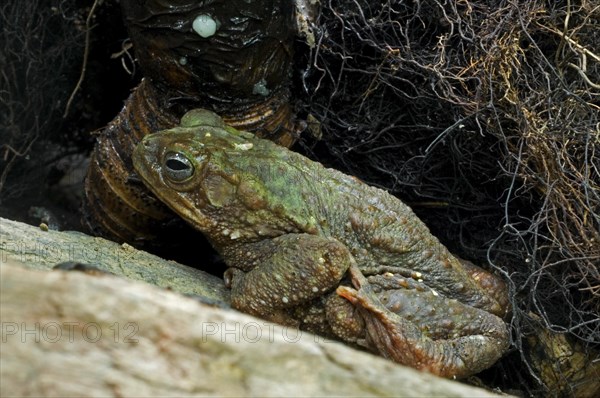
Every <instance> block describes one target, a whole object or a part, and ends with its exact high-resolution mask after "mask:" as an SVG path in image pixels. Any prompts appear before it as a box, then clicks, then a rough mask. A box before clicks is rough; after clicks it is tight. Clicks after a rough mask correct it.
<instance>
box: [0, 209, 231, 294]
mask: <svg viewBox="0 0 600 398" xmlns="http://www.w3.org/2000/svg"><path fill="white" fill-rule="evenodd" d="M0 239H1V241H0V242H1V244H0V255H1V256H2V257H1V258H0V261H2V262H6V261H8V260H9V259H11V260H12V261H19V262H21V263H25V264H27V267H29V268H34V269H41V270H48V269H51V268H52V267H54V266H55V265H57V264H59V263H62V262H67V261H72V262H79V263H83V264H88V265H92V266H94V267H96V268H99V269H101V270H103V271H107V272H110V273H113V274H115V275H119V276H123V277H125V278H127V279H132V280H137V281H144V282H148V283H151V284H153V285H156V286H160V287H164V288H168V289H172V290H174V291H177V292H180V293H184V294H195V295H198V296H202V297H205V298H207V299H208V300H211V301H218V302H219V301H220V302H225V303H229V291H228V290H227V289H225V286H224V285H223V281H222V280H221V279H220V278H217V277H215V276H213V275H210V274H207V273H206V272H203V271H200V270H198V269H195V268H191V267H187V266H185V265H181V264H179V263H176V262H174V261H167V260H163V259H161V258H160V257H157V256H155V255H152V254H149V253H146V252H144V251H141V250H137V249H135V248H133V247H132V246H130V245H127V244H122V245H119V244H117V243H115V242H111V241H109V240H106V239H103V238H98V237H92V236H88V235H85V234H82V233H80V232H73V231H67V232H58V231H43V230H42V229H40V228H36V227H33V226H31V225H27V224H23V223H20V222H16V221H11V220H7V219H5V218H0ZM198 257H199V258H201V256H200V255H199V256H198Z"/></svg>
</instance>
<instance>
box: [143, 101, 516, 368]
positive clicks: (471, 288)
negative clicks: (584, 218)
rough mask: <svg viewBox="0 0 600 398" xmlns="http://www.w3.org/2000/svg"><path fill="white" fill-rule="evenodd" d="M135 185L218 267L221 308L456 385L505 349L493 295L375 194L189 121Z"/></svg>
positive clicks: (466, 266)
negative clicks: (227, 301) (222, 281)
mask: <svg viewBox="0 0 600 398" xmlns="http://www.w3.org/2000/svg"><path fill="white" fill-rule="evenodd" d="M133 162H134V165H135V168H136V171H137V172H138V174H139V175H140V177H141V178H142V180H143V181H144V183H145V184H146V185H147V186H148V187H149V188H150V189H151V190H152V191H153V192H154V193H155V194H156V195H157V196H158V197H159V199H161V200H162V201H163V202H165V203H166V204H167V205H168V206H170V207H171V208H172V209H173V210H174V211H175V212H177V213H178V214H179V215H180V216H181V217H182V218H184V219H185V220H187V221H188V222H189V223H191V224H192V225H193V226H194V227H196V228H197V229H199V230H200V231H202V232H203V233H204V234H205V235H206V236H207V237H208V238H209V239H210V241H211V243H212V244H213V246H214V247H215V249H216V250H218V251H219V252H220V253H221V255H222V256H223V258H224V260H225V262H226V263H227V265H228V267H229V269H228V270H227V272H226V275H225V276H226V282H227V283H228V285H229V286H230V287H231V289H232V305H233V306H234V307H235V308H237V309H239V310H241V311H244V312H247V313H250V314H254V315H257V316H260V317H263V318H266V319H269V320H273V321H276V322H279V323H282V324H287V325H297V326H300V327H302V328H304V329H307V330H311V331H316V332H321V333H329V334H333V335H335V336H337V337H338V338H340V339H342V340H344V341H347V342H351V343H354V344H359V345H361V346H364V347H367V348H369V349H370V350H372V351H374V352H378V353H379V354H381V355H383V356H385V357H388V358H391V359H393V360H394V361H397V362H399V363H402V364H405V365H409V366H412V367H415V368H417V369H422V370H426V371H429V372H431V373H435V374H438V375H441V376H445V377H465V376H468V375H471V374H474V373H477V372H479V371H481V370H483V369H485V368H487V367H489V366H491V365H492V364H493V363H494V362H495V361H496V360H498V359H499V358H500V357H501V356H502V354H503V353H504V352H505V351H506V349H507V348H508V345H509V335H508V330H507V327H506V325H505V323H504V321H503V320H502V319H501V317H503V316H505V315H506V313H507V301H508V300H507V292H506V288H505V286H504V284H503V283H502V281H500V280H499V279H498V278H497V277H495V276H493V275H491V274H489V273H487V272H485V271H484V270H482V269H480V268H478V267H476V266H474V265H472V264H470V263H467V262H462V261H460V260H458V259H457V258H456V257H454V256H453V255H452V254H450V253H449V252H448V250H447V249H446V248H445V247H444V246H443V245H442V244H440V242H439V241H438V240H437V239H436V238H435V237H434V236H432V235H431V233H430V232H429V230H428V229H427V227H426V226H425V225H424V224H423V223H422V222H421V221H420V220H419V219H418V218H417V217H416V216H415V215H414V213H413V212H412V211H411V209H410V208H409V207H407V206H406V205H405V204H403V203H402V202H401V201H400V200H398V199H397V198H395V197H393V196H391V195H389V194H388V193H386V192H384V191H383V190H380V189H377V188H374V187H371V186H368V185H366V184H364V183H362V182H361V181H359V180H357V179H356V178H353V177H350V176H347V175H345V174H342V173H340V172H338V171H336V170H332V169H326V168H324V167H323V166H322V165H321V164H319V163H316V162H313V161H311V160H309V159H307V158H305V157H303V156H301V155H299V154H297V153H294V152H292V151H290V150H287V149H285V148H283V147H280V146H277V145H275V144H273V143H271V142H270V141H267V140H263V139H259V138H256V137H255V136H254V135H252V134H250V133H246V132H240V131H237V130H235V129H233V128H231V127H228V126H225V125H224V124H223V122H222V121H221V119H219V117H218V116H217V115H215V114H213V113H211V112H208V111H203V110H194V111H191V112H190V113H188V114H186V115H185V116H184V117H183V119H182V121H181V126H180V127H178V128H174V129H171V130H167V131H163V132H160V133H156V134H152V135H149V136H147V137H145V138H144V139H143V141H142V142H141V144H140V145H139V146H138V147H137V148H136V150H135V153H134V156H133Z"/></svg>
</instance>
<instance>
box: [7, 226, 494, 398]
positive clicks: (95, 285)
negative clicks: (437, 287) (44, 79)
mask: <svg viewBox="0 0 600 398" xmlns="http://www.w3.org/2000/svg"><path fill="white" fill-rule="evenodd" d="M0 221H1V222H2V224H1V226H2V229H1V235H0V236H1V245H0V248H1V249H2V252H1V255H2V257H1V260H2V261H1V267H0V271H1V294H2V296H1V303H2V308H1V310H2V356H1V363H0V367H1V373H0V377H1V379H2V380H1V381H2V382H1V383H0V386H1V388H0V395H2V396H24V395H28V396H32V395H38V396H84V395H85V396H159V395H160V396H207V395H208V396H286V395H288V396H331V395H344V396H366V395H368V396H397V397H402V396H406V397H408V396H411V397H414V396H453V397H463V396H465V397H466V396H478V397H483V396H494V395H493V394H491V393H489V392H487V391H484V390H480V389H475V388H473V387H469V386H465V385H462V384H460V383H455V382H452V381H449V380H445V379H440V378H437V377H434V376H431V375H428V374H425V373H419V372H417V371H415V370H413V369H410V368H405V367H402V366H399V365H396V364H393V363H391V362H389V361H386V360H384V359H381V358H378V357H375V356H372V355H369V354H366V353H363V352H359V351H356V350H353V349H351V348H349V347H346V346H344V345H342V344H339V343H335V342H330V341H326V340H324V339H322V338H320V337H316V336H314V335H311V334H308V333H300V332H297V331H296V330H293V329H286V328H283V327H280V326H277V325H272V324H269V323H267V322H265V321H263V320H260V319H257V318H253V317H250V316H247V315H244V314H241V313H238V312H236V311H233V310H230V309H225V308H216V307H213V306H210V305H207V304H204V303H200V302H198V301H197V300H194V299H190V298H187V297H184V296H182V295H180V294H177V293H175V292H172V291H169V290H166V289H160V288H156V287H154V286H150V285H148V284H143V283H139V282H135V281H129V280H127V279H125V278H120V277H116V276H112V275H96V276H94V275H88V274H84V273H80V272H65V271H53V272H42V271H39V270H34V269H26V268H25V267H27V268H38V269H43V268H48V266H49V265H52V264H54V263H56V262H60V261H63V260H65V259H64V258H62V257H60V256H59V255H58V254H57V255H56V256H55V257H54V258H53V259H52V260H51V261H50V259H49V258H50V257H49V256H40V255H36V254H35V251H34V250H32V249H27V251H26V253H27V254H28V255H25V254H24V252H23V253H21V252H22V250H21V251H20V250H17V249H15V247H18V244H22V245H23V247H31V246H34V245H35V244H39V245H42V246H43V245H46V246H50V245H55V246H57V247H62V246H61V245H67V246H68V245H76V244H84V243H82V242H86V243H85V244H86V245H89V246H88V247H86V250H87V249H89V250H94V248H93V247H92V246H91V242H97V243H99V246H94V247H96V248H97V249H98V250H100V251H101V250H108V249H110V250H113V251H114V252H110V253H111V254H109V255H106V256H102V259H101V261H100V260H99V261H98V262H97V263H96V264H95V265H96V266H98V267H99V268H103V269H108V270H111V271H114V270H119V271H120V272H119V273H120V274H122V275H125V276H127V277H130V278H135V279H142V280H143V279H144V278H145V277H146V276H150V277H149V280H148V282H150V283H156V284H159V285H161V286H171V287H173V286H175V284H169V283H168V281H169V279H170V277H167V276H165V275H164V273H168V274H169V275H171V276H173V275H174V276H173V277H172V278H173V280H178V281H179V283H178V284H177V285H176V286H177V288H181V289H182V290H184V291H187V292H190V291H191V290H190V288H189V286H187V285H188V284H191V283H192V282H193V281H194V278H193V276H192V275H198V276H200V279H198V280H196V283H197V284H200V285H206V286H213V285H214V286H216V281H215V280H214V279H217V278H214V277H211V276H207V275H204V274H203V273H201V272H199V271H196V270H189V269H187V267H184V266H181V265H178V264H174V263H166V264H161V262H160V260H159V259H157V258H155V257H154V256H150V255H148V254H146V253H142V252H137V251H132V252H131V253H133V254H131V255H129V256H128V257H127V264H125V263H124V262H123V258H124V256H122V255H116V254H115V253H116V252H118V250H125V249H119V246H118V245H115V246H114V247H113V246H111V245H110V244H109V243H107V242H106V241H104V240H100V239H95V238H90V237H86V236H83V235H81V234H73V233H59V232H41V231H39V230H38V229H36V228H34V227H30V226H26V225H23V224H19V223H14V222H10V221H7V220H4V219H1V220H0ZM44 234H45V235H44ZM24 239H27V241H25V240H24ZM19 242H20V243H19ZM25 242H27V243H25ZM14 245H17V246H14ZM27 245H30V246H27ZM67 246H65V247H67ZM68 247H70V246H68ZM32 253H33V254H32ZM127 253H130V252H129V251H127ZM57 259H58V260H57ZM111 259H112V260H111ZM67 260H71V261H72V260H76V261H77V260H78V257H75V258H67ZM111 261H116V262H117V263H116V264H109V263H110V262H111ZM135 264H137V265H135ZM125 266H127V267H130V266H131V267H137V268H134V269H136V270H137V271H125V270H124V268H125ZM146 267H147V268H152V270H148V271H146V270H145V268H146ZM169 267H172V268H174V269H176V270H177V271H172V270H168V268H169ZM132 275H136V276H132ZM206 286H204V288H206ZM211 289H213V290H211ZM199 291H200V290H196V291H195V292H196V293H197V292H199ZM206 291H207V292H208V293H207V297H209V300H211V301H212V300H218V301H226V292H224V290H223V289H222V288H217V287H214V288H209V289H207V290H206Z"/></svg>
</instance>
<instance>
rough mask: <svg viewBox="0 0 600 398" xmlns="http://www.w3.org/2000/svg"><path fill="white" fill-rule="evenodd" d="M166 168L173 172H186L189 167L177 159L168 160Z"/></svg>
mask: <svg viewBox="0 0 600 398" xmlns="http://www.w3.org/2000/svg"><path fill="white" fill-rule="evenodd" d="M166 166H167V167H168V168H169V169H171V170H174V171H181V170H187V169H189V168H190V166H189V165H188V164H186V163H184V162H182V161H181V160H178V159H168V160H167V163H166Z"/></svg>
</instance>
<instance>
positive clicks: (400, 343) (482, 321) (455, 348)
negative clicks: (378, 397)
mask: <svg viewBox="0 0 600 398" xmlns="http://www.w3.org/2000/svg"><path fill="white" fill-rule="evenodd" d="M349 272H350V275H351V278H352V283H353V285H354V287H355V288H356V289H357V290H356V289H353V288H350V287H347V286H340V287H338V289H337V291H336V292H337V294H338V295H339V296H341V297H344V298H345V299H347V300H348V301H349V302H350V303H352V304H353V305H354V306H355V307H356V308H357V309H358V313H359V314H360V316H361V317H362V318H363V320H364V323H365V333H366V339H367V341H368V342H370V343H371V344H370V345H372V346H374V347H375V349H376V350H377V351H378V352H379V353H380V354H381V355H382V356H384V357H387V358H390V359H392V360H394V361H396V362H398V363H401V364H404V365H408V366H412V367H414V368H417V369H420V370H425V371H428V372H430V373H433V374H437V375H439V376H443V377H457V378H461V377H466V376H469V375H472V374H475V373H477V372H479V371H481V370H483V369H486V368H488V367H489V366H491V365H492V364H494V362H496V361H497V360H498V359H499V358H500V357H501V356H502V354H503V353H504V351H505V350H506V349H507V348H508V342H509V337H508V331H507V328H506V325H505V324H504V322H503V321H502V320H501V319H500V318H498V317H497V316H495V315H493V314H490V313H488V312H485V311H483V310H480V309H477V308H473V307H469V306H466V305H464V304H462V303H460V302H458V301H456V300H451V299H448V298H445V297H443V296H441V295H440V294H439V293H437V292H433V291H431V290H429V289H426V290H418V289H406V288H399V289H396V290H385V291H384V292H383V293H380V292H377V291H376V290H379V289H377V285H375V284H372V283H371V282H370V281H368V280H367V279H366V278H365V277H364V276H363V275H362V273H361V272H360V270H359V269H358V268H357V267H356V266H351V267H350V269H349ZM399 285H402V283H399ZM384 303H385V304H384ZM416 325H419V327H417V326H416Z"/></svg>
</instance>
